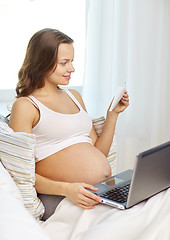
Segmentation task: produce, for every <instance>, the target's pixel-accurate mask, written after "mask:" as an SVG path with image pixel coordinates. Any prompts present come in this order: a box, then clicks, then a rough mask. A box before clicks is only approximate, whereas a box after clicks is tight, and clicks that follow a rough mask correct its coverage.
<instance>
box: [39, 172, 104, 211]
mask: <svg viewBox="0 0 170 240" xmlns="http://www.w3.org/2000/svg"><path fill="white" fill-rule="evenodd" d="M35 177H36V181H35V188H36V190H37V192H38V193H42V194H50V195H61V196H65V197H67V198H68V199H69V200H70V201H72V202H73V203H74V204H76V205H78V206H79V207H81V208H83V209H92V208H94V206H95V205H96V204H99V203H100V202H101V199H100V198H99V197H98V196H97V195H96V194H94V193H92V192H90V191H88V190H92V191H96V190H97V189H96V188H95V187H93V186H92V185H89V184H86V183H68V182H57V181H53V180H50V179H48V178H46V177H43V176H40V175H39V174H35Z"/></svg>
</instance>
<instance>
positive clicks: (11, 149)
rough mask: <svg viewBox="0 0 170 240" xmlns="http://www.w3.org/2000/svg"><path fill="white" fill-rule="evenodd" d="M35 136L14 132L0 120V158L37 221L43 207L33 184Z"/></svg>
mask: <svg viewBox="0 0 170 240" xmlns="http://www.w3.org/2000/svg"><path fill="white" fill-rule="evenodd" d="M34 147H35V136H34V135H33V134H27V133H21V132H14V131H13V130H12V129H11V128H10V127H9V126H8V124H7V123H5V122H4V121H3V120H2V119H0V158H1V162H2V163H3V165H4V166H5V168H6V169H7V170H8V172H9V173H10V175H11V176H12V178H13V180H14V181H15V183H16V184H17V187H18V188H19V190H20V193H21V195H22V198H23V201H24V205H25V207H26V208H27V209H28V210H29V212H30V213H31V214H32V215H33V216H34V217H35V218H36V219H37V220H39V219H40V218H41V217H42V215H43V214H44V206H43V204H42V203H41V201H40V199H39V198H38V197H37V193H36V190H35V188H34V184H35V157H34Z"/></svg>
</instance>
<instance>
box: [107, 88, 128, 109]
mask: <svg viewBox="0 0 170 240" xmlns="http://www.w3.org/2000/svg"><path fill="white" fill-rule="evenodd" d="M110 106H111V104H110ZM110 106H109V109H110ZM128 106H129V95H128V94H127V91H125V92H124V94H123V97H122V99H121V100H120V101H119V102H118V104H117V105H116V106H115V107H114V109H113V110H112V111H111V112H115V113H121V112H123V111H124V110H125V109H126V108H127V107H128ZM109 109H108V112H109Z"/></svg>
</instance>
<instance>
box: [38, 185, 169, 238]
mask: <svg viewBox="0 0 170 240" xmlns="http://www.w3.org/2000/svg"><path fill="white" fill-rule="evenodd" d="M42 226H43V228H44V229H45V231H46V232H47V233H48V234H49V236H50V237H51V239H52V240H125V239H126V240H160V239H161V240H170V188H169V189H168V190H166V191H163V192H161V193H159V194H157V195H155V196H154V197H152V198H150V199H149V200H147V201H144V202H142V203H140V204H138V205H136V206H134V207H132V208H130V209H128V210H118V209H115V208H112V207H109V206H106V205H102V204H100V205H98V206H96V207H95V208H94V209H92V210H83V209H81V208H79V207H77V206H75V205H74V204H72V203H71V202H70V201H69V200H68V199H66V198H65V199H64V200H63V201H62V202H61V203H60V204H59V206H58V207H57V209H56V211H55V213H54V214H53V215H52V216H51V217H50V218H49V219H48V220H47V221H46V222H44V223H43V224H42Z"/></svg>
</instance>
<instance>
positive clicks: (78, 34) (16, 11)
mask: <svg viewBox="0 0 170 240" xmlns="http://www.w3.org/2000/svg"><path fill="white" fill-rule="evenodd" d="M47 27H49V28H55V29H59V30H60V31H62V32H64V33H66V34H67V35H69V36H70V37H71V38H72V39H73V40H74V47H75V58H74V67H75V69H76V71H75V73H73V76H72V80H71V82H70V85H72V86H73V85H74V86H75V85H76V86H81V85H82V84H83V73H84V51H85V0H81V1H80V0H71V1H70V0H15V1H13V0H3V1H2V0H0V29H1V38H0V43H1V44H0V53H1V54H0V79H1V80H0V89H14V88H15V87H16V83H17V81H18V77H17V75H18V71H19V69H20V67H21V65H22V62H23V59H24V56H25V51H26V47H27V44H28V41H29V39H30V38H31V36H32V35H33V34H34V33H35V32H36V31H38V30H40V29H43V28H47Z"/></svg>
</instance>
